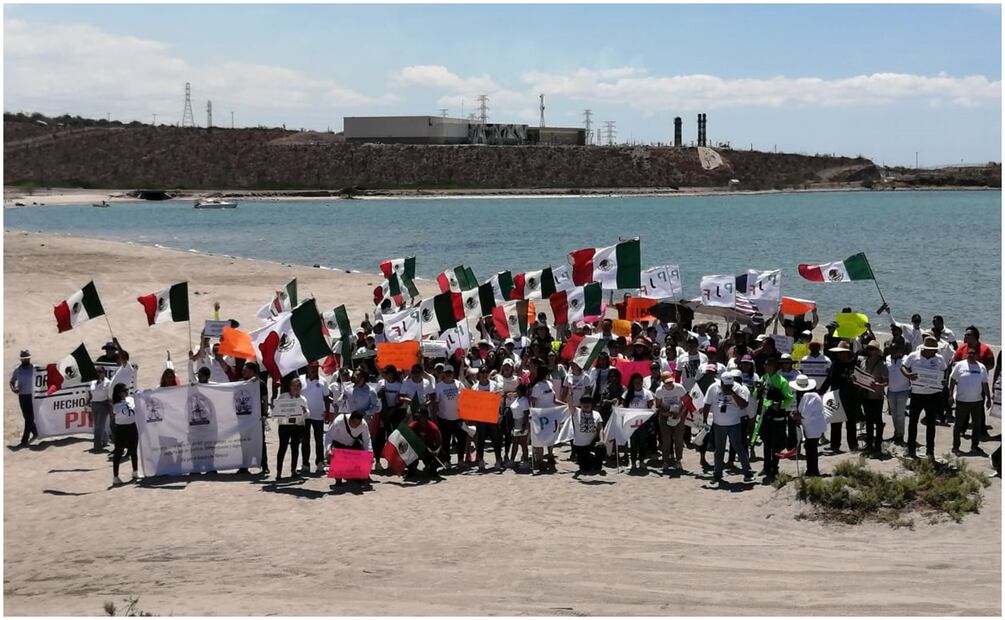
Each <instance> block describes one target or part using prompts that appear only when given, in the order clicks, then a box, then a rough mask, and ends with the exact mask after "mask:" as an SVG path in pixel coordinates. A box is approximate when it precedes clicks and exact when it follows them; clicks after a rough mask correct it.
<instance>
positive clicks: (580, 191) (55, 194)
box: [3, 185, 1001, 209]
mask: <svg viewBox="0 0 1005 620" xmlns="http://www.w3.org/2000/svg"><path fill="white" fill-rule="evenodd" d="M130 191H133V190H128V189H80V188H46V189H40V190H33V191H32V193H30V194H29V193H27V192H25V191H23V190H22V189H21V188H18V187H6V186H5V187H4V203H3V204H4V208H9V209H20V208H29V207H43V206H65V205H76V204H88V203H94V202H97V201H100V200H105V201H106V202H108V203H110V204H116V203H129V202H140V201H142V199H140V198H135V197H132V196H128V195H126V194H127V192H130ZM952 191H965V192H979V191H985V192H1001V188H998V187H981V186H956V187H891V188H883V189H869V188H865V187H862V186H859V185H855V186H837V187H834V186H831V187H826V186H821V187H811V188H806V189H801V188H790V189H765V190H743V189H735V190H731V189H724V188H720V187H689V188H684V189H674V188H670V187H662V188H661V187H618V188H521V189H458V190H450V189H387V190H377V189H375V190H360V191H359V193H358V194H355V195H352V196H346V195H345V194H343V193H342V192H341V190H337V189H334V190H263V191H255V190H238V189H213V190H201V191H200V190H179V192H178V194H177V196H176V197H175V198H173V199H172V200H194V199H196V198H198V197H200V196H209V195H220V196H224V197H227V198H237V199H241V200H246V201H255V202H269V201H275V202H279V201H282V202H315V201H319V200H329V201H330V200H415V199H430V200H445V199H446V200H449V199H456V200H461V199H464V200H474V199H493V198H495V199H498V198H522V199H527V198H547V199H554V198H566V199H573V198H628V197H631V198H673V197H706V196H715V197H725V196H762V195H765V196H767V195H783V194H814V193H835V192H952ZM305 194H311V195H305ZM316 194H324V195H316ZM151 202H153V201H151ZM16 203H23V204H16Z"/></svg>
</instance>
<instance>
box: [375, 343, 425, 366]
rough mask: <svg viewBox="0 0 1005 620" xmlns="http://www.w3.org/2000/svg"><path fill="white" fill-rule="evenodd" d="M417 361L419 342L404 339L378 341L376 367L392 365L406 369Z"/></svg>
mask: <svg viewBox="0 0 1005 620" xmlns="http://www.w3.org/2000/svg"><path fill="white" fill-rule="evenodd" d="M417 363H419V342H418V341H417V340H406V341H404V342H378V343H377V368H381V369H383V368H386V367H387V366H391V365H393V366H394V367H395V368H397V369H398V370H404V371H405V372H408V370H409V369H410V368H411V367H412V366H413V365H415V364H417Z"/></svg>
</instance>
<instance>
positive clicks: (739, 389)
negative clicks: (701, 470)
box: [703, 372, 754, 484]
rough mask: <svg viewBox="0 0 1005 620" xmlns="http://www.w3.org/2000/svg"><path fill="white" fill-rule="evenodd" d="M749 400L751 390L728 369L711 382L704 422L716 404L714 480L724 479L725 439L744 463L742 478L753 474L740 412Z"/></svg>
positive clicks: (751, 478)
mask: <svg viewBox="0 0 1005 620" xmlns="http://www.w3.org/2000/svg"><path fill="white" fill-rule="evenodd" d="M749 402H750V390H748V389H747V388H746V387H744V386H743V384H739V383H736V382H735V379H734V378H733V375H732V374H730V373H728V372H727V373H725V374H723V375H722V377H721V378H720V379H719V381H717V382H716V383H713V384H712V385H711V386H709V388H708V391H707V392H706V393H705V408H704V409H703V413H704V422H705V423H706V424H707V423H708V414H709V412H710V411H711V409H712V407H715V415H714V416H713V418H712V432H713V433H714V436H715V438H714V443H715V470H714V472H713V474H712V482H713V483H714V484H717V483H720V482H722V468H723V456H724V455H725V453H726V440H727V439H728V440H729V445H730V446H732V447H733V449H734V450H735V451H736V454H737V456H739V457H740V465H742V466H743V480H744V481H745V482H749V481H750V480H753V478H754V472H753V471H751V469H750V461H749V459H748V458H747V442H746V439H745V437H744V432H743V427H742V425H741V423H740V416H741V415H743V411H744V410H745V409H746V408H747V404H748V403H749Z"/></svg>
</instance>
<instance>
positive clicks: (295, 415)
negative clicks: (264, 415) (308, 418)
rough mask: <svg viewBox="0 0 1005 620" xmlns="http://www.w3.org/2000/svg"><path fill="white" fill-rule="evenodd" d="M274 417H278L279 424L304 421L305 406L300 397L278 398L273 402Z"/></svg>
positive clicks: (300, 423) (299, 423)
mask: <svg viewBox="0 0 1005 620" xmlns="http://www.w3.org/2000/svg"><path fill="white" fill-rule="evenodd" d="M272 417H273V418H276V421H277V422H278V423H279V424H297V425H303V423H304V407H303V403H302V402H300V399H293V398H277V399H276V400H275V401H273V403H272Z"/></svg>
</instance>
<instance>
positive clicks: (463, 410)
mask: <svg viewBox="0 0 1005 620" xmlns="http://www.w3.org/2000/svg"><path fill="white" fill-rule="evenodd" d="M501 397H502V394H500V393H499V392H480V391H478V390H466V389H465V390H461V393H460V396H458V397H457V417H459V418H460V419H462V420H470V421H472V422H487V423H489V424H497V423H498V422H499V400H500V399H501Z"/></svg>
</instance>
